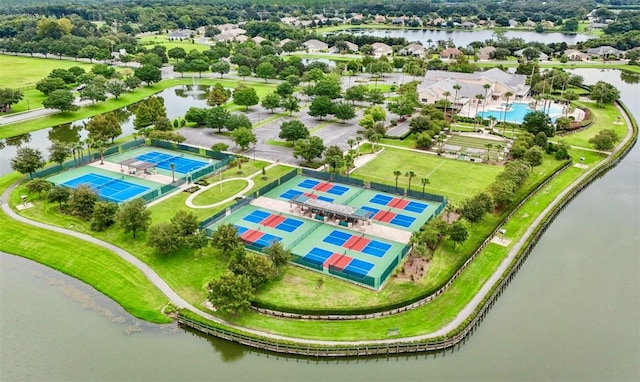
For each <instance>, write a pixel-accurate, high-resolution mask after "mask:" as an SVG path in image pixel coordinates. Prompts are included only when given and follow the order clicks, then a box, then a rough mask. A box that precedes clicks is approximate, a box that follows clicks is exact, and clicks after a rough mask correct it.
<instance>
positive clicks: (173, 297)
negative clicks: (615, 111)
mask: <svg viewBox="0 0 640 382" xmlns="http://www.w3.org/2000/svg"><path fill="white" fill-rule="evenodd" d="M621 112H622V115H624V116H625V120H626V122H627V126H629V127H630V126H631V125H630V121H629V119H628V117H627V115H626V113H624V112H623V111H622V110H621ZM631 137H632V130H631V129H628V130H627V135H626V136H625V138H624V140H623V142H622V143H621V145H619V146H618V147H617V148H616V149H615V151H617V150H619V148H620V147H621V146H622V144H624V143H626V142H627V141H629V140H630V139H631ZM615 151H614V152H615ZM594 169H595V167H593V168H591V169H590V170H588V171H585V173H584V174H583V175H582V176H581V177H580V178H578V179H577V180H575V181H574V182H573V183H572V184H571V185H570V186H569V187H567V188H565V189H564V190H563V191H562V192H561V193H560V194H559V195H558V196H557V197H556V198H555V199H554V200H553V201H552V202H551V203H550V204H549V205H548V206H547V208H545V209H544V211H542V212H541V213H540V214H539V215H538V217H537V218H536V220H535V221H534V222H533V224H532V225H531V226H530V227H529V228H528V229H527V231H526V232H525V234H524V235H523V236H522V237H521V238H520V239H519V240H518V242H517V243H516V244H515V245H514V246H513V248H512V249H511V251H510V252H509V254H508V255H507V257H506V258H505V259H504V260H503V261H502V263H501V264H500V266H499V267H498V269H497V270H496V272H494V273H493V274H492V275H491V277H490V278H489V279H488V280H487V282H485V284H484V285H483V286H482V288H481V289H480V291H479V292H478V293H476V295H475V296H474V297H473V299H472V300H471V301H470V302H469V303H468V304H467V305H466V306H465V307H464V308H463V309H462V310H461V311H460V313H458V315H457V316H456V317H455V318H454V319H453V320H452V321H451V322H449V323H448V324H447V325H445V326H444V327H442V328H440V329H439V330H437V331H435V332H432V333H429V334H423V335H419V336H413V337H404V338H394V339H385V340H371V341H348V342H347V341H323V340H306V339H300V338H293V337H286V336H280V335H276V334H271V333H266V332H262V331H259V330H254V329H248V328H244V327H240V326H237V325H234V324H232V323H230V322H227V321H224V320H222V319H220V318H218V317H215V316H212V315H211V314H208V313H206V312H203V311H201V310H200V309H198V308H196V307H195V306H193V305H191V304H189V303H188V302H186V301H185V300H184V299H183V298H182V297H180V296H179V295H178V294H177V293H176V292H175V291H174V290H173V289H171V287H170V286H169V285H168V284H167V283H166V282H165V281H164V280H163V279H162V278H161V277H160V276H159V275H158V274H157V273H156V272H155V271H154V270H153V269H151V267H149V266H148V265H147V264H145V263H144V262H142V261H140V260H139V259H138V258H137V257H135V256H134V255H132V254H130V253H129V252H127V251H125V250H123V249H122V248H120V247H117V246H115V245H113V244H111V243H107V242H105V241H102V240H99V239H97V238H95V237H93V236H90V235H87V234H83V233H79V232H75V231H71V230H68V229H66V228H62V227H57V226H52V225H49V224H45V223H41V222H37V221H33V220H30V219H27V218H25V217H22V216H20V215H18V214H17V213H16V212H14V211H13V210H12V209H11V207H10V206H9V202H8V200H9V194H10V193H11V192H12V191H13V189H14V188H15V187H16V186H17V184H18V183H15V184H13V185H11V186H10V187H8V188H7V189H6V190H5V192H4V193H3V194H2V196H1V197H0V202H1V203H2V210H3V211H4V213H5V214H7V215H8V216H9V217H10V218H12V219H14V220H17V221H20V222H23V223H26V224H30V225H32V226H35V227H39V228H42V229H46V230H49V231H53V232H58V233H61V234H65V235H70V236H73V237H76V238H78V239H80V240H84V241H87V242H90V243H93V244H96V245H99V246H102V247H104V248H106V249H108V250H110V251H112V252H114V253H115V254H116V255H118V256H120V257H121V258H122V259H124V260H125V261H127V262H129V263H130V264H131V265H133V266H135V267H136V268H138V269H139V270H140V271H141V272H142V273H144V275H145V276H146V277H147V278H148V279H149V280H150V281H151V282H152V283H153V284H154V285H155V286H156V287H158V289H160V290H161V291H162V293H164V294H165V296H167V298H168V299H169V300H170V301H171V303H173V304H174V305H176V306H178V307H180V308H186V309H189V310H191V311H193V312H195V313H197V314H198V315H200V316H202V317H204V318H206V319H209V320H211V321H215V322H218V323H220V324H223V325H227V326H229V327H232V328H234V329H236V330H241V331H244V332H247V333H252V334H254V335H258V336H262V337H266V338H272V339H276V340H284V341H290V342H295V343H299V344H318V345H344V344H345V343H348V344H351V345H356V346H357V345H367V344H373V343H377V344H393V343H403V342H408V341H419V340H424V339H428V338H432V337H438V336H442V335H445V334H446V333H448V332H449V331H451V330H452V329H454V328H456V327H457V326H459V325H460V324H461V323H462V322H463V321H464V320H465V319H466V318H467V317H468V316H469V315H470V314H472V313H473V311H474V310H475V308H476V307H477V306H478V305H479V304H480V303H481V302H482V300H483V299H484V297H485V296H486V295H487V294H488V293H489V291H490V290H491V288H492V287H493V286H494V284H496V283H497V282H498V281H499V280H500V277H501V276H502V274H503V273H504V272H505V270H506V269H507V267H508V266H509V264H510V263H511V262H512V261H513V259H514V257H515V256H516V254H517V253H518V252H519V251H520V249H521V248H522V246H523V245H524V244H525V242H526V240H527V238H528V237H529V235H531V233H532V232H533V230H534V228H535V227H537V226H538V225H539V224H540V223H541V222H542V219H543V218H544V217H545V216H546V214H547V213H548V212H549V211H551V210H552V209H553V208H555V207H556V206H557V205H558V203H559V202H560V200H561V199H562V197H564V196H565V195H566V194H567V193H568V192H569V191H570V190H571V189H572V188H573V187H575V186H576V185H577V184H578V183H579V182H581V181H582V180H583V179H584V178H586V177H587V176H588V175H589V174H590V173H591V172H593V171H594Z"/></svg>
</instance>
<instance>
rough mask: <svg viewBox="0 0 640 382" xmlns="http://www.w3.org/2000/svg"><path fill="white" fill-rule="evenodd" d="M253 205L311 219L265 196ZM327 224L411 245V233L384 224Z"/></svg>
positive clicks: (290, 205) (289, 204) (253, 202)
mask: <svg viewBox="0 0 640 382" xmlns="http://www.w3.org/2000/svg"><path fill="white" fill-rule="evenodd" d="M251 204H252V205H254V206H257V207H263V208H268V209H271V210H274V211H282V212H287V213H290V214H293V215H297V216H300V217H303V218H305V219H310V217H309V216H307V215H304V214H302V213H301V212H300V210H299V209H298V208H295V207H292V204H291V203H288V202H285V201H283V200H276V199H270V198H266V197H264V196H260V197H258V198H256V199H254V200H252V201H251ZM325 224H330V225H334V226H336V227H340V228H342V229H347V230H350V231H354V232H358V233H362V232H364V233H367V234H369V235H373V236H378V237H381V238H385V239H388V240H392V241H396V242H399V243H403V244H407V243H409V239H410V238H411V232H408V231H403V230H401V229H398V228H394V227H389V226H386V225H382V224H377V223H375V222H373V221H372V222H371V223H366V224H364V225H356V226H353V227H351V228H348V227H344V226H340V225H338V224H337V223H336V222H335V221H333V220H327V221H326V222H325Z"/></svg>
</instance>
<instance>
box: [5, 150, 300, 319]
mask: <svg viewBox="0 0 640 382" xmlns="http://www.w3.org/2000/svg"><path fill="white" fill-rule="evenodd" d="M267 164H268V163H266V162H261V161H255V162H253V161H252V162H247V163H244V164H243V165H242V172H243V173H242V174H241V175H238V174H237V171H238V169H237V167H235V168H232V169H228V170H226V171H224V172H223V174H222V178H223V179H229V178H235V177H239V176H248V175H251V174H253V173H256V172H259V171H260V170H261V169H262V168H263V167H264V166H266V165H267ZM289 171H291V168H290V167H287V166H276V167H274V168H271V169H269V170H267V177H268V179H266V180H263V179H261V177H262V175H261V174H258V175H257V176H256V177H254V183H255V184H254V187H252V189H251V190H250V191H249V193H251V192H253V191H256V190H258V189H259V188H260V187H262V186H264V185H265V184H267V183H269V182H271V181H273V180H275V179H277V178H279V177H281V176H282V175H284V174H285V173H287V172H289ZM217 180H219V176H214V177H211V178H210V179H209V181H210V182H211V183H213V182H215V181H217ZM226 184H228V183H226ZM226 184H225V185H226ZM20 195H29V199H30V200H33V201H34V204H35V206H34V207H33V208H30V209H27V210H24V211H20V214H21V215H23V216H25V217H28V218H30V219H33V220H36V221H42V222H46V223H49V224H52V225H56V226H60V227H65V228H68V229H72V230H74V231H77V232H82V233H87V234H91V235H93V236H95V237H97V238H99V239H102V240H104V241H107V242H109V243H112V244H114V245H116V246H118V247H120V248H122V249H124V250H126V251H128V252H130V253H132V254H133V255H135V256H136V257H138V258H139V259H140V260H142V261H143V262H145V263H147V264H148V265H149V266H151V267H152V268H153V269H154V270H155V271H156V272H157V273H158V274H159V275H160V276H161V277H162V278H163V279H164V280H165V281H166V282H167V283H168V284H169V285H170V286H171V288H172V289H174V290H175V291H176V292H177V293H178V294H180V296H181V297H183V298H184V299H185V300H187V301H188V302H190V303H192V304H194V305H199V304H200V303H202V301H204V299H206V296H207V291H206V285H207V283H208V282H209V281H211V280H212V279H213V278H215V277H217V276H219V275H220V274H222V272H224V270H225V269H226V265H227V264H226V262H227V259H225V258H224V257H223V256H221V254H220V253H218V251H217V250H215V249H208V250H205V251H202V252H198V251H194V250H190V249H183V250H180V251H178V252H176V253H173V254H171V255H159V254H157V253H156V252H155V251H154V250H153V249H152V248H150V247H149V246H147V245H146V234H145V233H141V234H138V238H137V239H133V238H132V236H131V234H125V233H124V232H123V231H122V229H120V228H119V227H117V226H114V227H111V228H109V229H108V230H107V231H104V232H93V231H91V230H90V229H89V223H88V222H86V221H83V220H81V219H78V218H76V217H73V216H69V215H63V214H60V213H59V212H58V211H57V204H55V203H48V202H46V201H45V200H44V197H42V198H40V197H38V195H37V194H29V193H28V191H27V190H26V188H25V187H24V186H19V187H18V188H17V189H16V190H15V191H14V192H13V193H12V194H11V199H10V200H11V205H17V204H19V203H20ZM189 195H191V194H188V193H186V192H178V193H176V194H175V195H173V196H171V197H169V198H168V199H166V200H163V201H161V202H160V203H158V204H156V205H154V206H151V207H150V208H149V209H150V211H151V214H152V215H151V217H152V224H156V223H159V222H166V221H169V219H171V217H173V216H174V215H175V213H176V212H177V211H178V210H180V209H183V210H185V211H189V212H194V213H195V214H196V215H197V216H198V217H199V218H200V219H204V218H206V217H209V216H211V215H213V214H214V213H216V212H218V211H221V210H223V209H224V208H226V207H228V206H230V205H231V204H233V203H234V202H233V201H231V202H228V203H225V204H224V205H221V206H218V207H215V208H205V209H191V208H189V207H187V206H186V205H185V204H184V201H185V200H186V198H187V197H188V196H189ZM223 199H224V198H220V199H219V200H223ZM219 200H218V201H219ZM12 224H13V223H12ZM6 225H8V224H6ZM4 226H5V224H4V223H3V227H2V228H4ZM23 226H24V227H22V229H23V230H24V232H28V231H29V229H31V228H30V227H28V226H26V225H23ZM0 232H2V230H1V228H0ZM44 232H46V231H44ZM17 236H20V237H29V235H25V234H24V233H22V234H20V235H17ZM60 236H62V237H65V238H68V240H69V241H72V240H75V239H72V238H70V237H66V236H63V235H60ZM3 237H4V236H3ZM31 237H33V235H32V236H31ZM38 237H39V236H38ZM74 243H77V244H76V245H73V246H69V245H67V246H66V247H65V244H64V243H60V244H59V245H61V246H62V247H64V248H71V249H70V251H72V252H73V251H78V252H82V251H84V249H85V248H88V247H87V245H86V244H85V243H84V242H82V241H78V240H75V242H74ZM98 249H100V248H98ZM0 250H3V247H2V246H1V245H0ZM5 251H6V252H9V253H16V254H21V255H22V253H21V252H19V251H18V252H16V251H10V250H5ZM48 251H50V252H56V249H55V247H54V246H51V247H49V248H48ZM82 253H88V256H90V257H91V256H93V255H92V254H93V252H87V251H85V252H82ZM107 253H109V252H107ZM34 256H40V255H39V254H35V255H34ZM113 256H114V257H115V255H113ZM118 259H119V258H118ZM37 261H40V260H37ZM40 262H43V261H40ZM43 263H44V262H43ZM45 264H46V265H49V266H51V267H52V268H55V269H59V268H58V266H56V263H45ZM98 265H99V264H94V266H93V267H91V268H90V269H88V270H84V269H78V270H77V272H78V273H77V274H73V276H75V277H78V278H79V279H81V280H84V281H86V282H88V283H90V284H91V285H95V284H94V281H92V280H91V279H88V280H86V279H85V278H86V277H92V276H91V274H89V275H88V276H85V275H84V273H85V272H89V271H95V272H96V273H98V276H99V271H100V269H102V268H100V267H99V266H98ZM109 266H110V265H109V264H105V267H109ZM114 269H116V270H117V272H115V273H114V275H117V274H118V272H125V271H124V270H119V268H114ZM133 269H134V270H135V268H133ZM61 270H62V269H61ZM62 271H63V272H65V270H62ZM65 273H67V272H65ZM124 274H126V272H125V273H124ZM145 280H146V279H145ZM95 282H96V283H97V284H99V285H102V284H100V280H97V281H95ZM104 285H105V288H107V287H108V285H109V284H104ZM115 285H117V284H115ZM96 289H98V290H100V291H102V292H103V293H105V294H107V295H108V296H110V297H111V298H113V299H114V300H116V301H117V302H118V303H120V304H121V305H123V306H125V307H126V306H127V304H130V303H129V302H128V301H127V300H126V299H127V298H128V299H132V298H134V297H133V296H135V295H136V293H135V292H133V291H132V289H128V290H127V293H128V294H125V295H124V296H122V297H120V296H117V295H110V294H109V293H108V292H110V291H109V290H103V289H99V288H98V287H96ZM158 292H159V291H158ZM134 302H135V301H134ZM164 303H166V299H164V300H162V301H161V304H160V306H162V305H163V304H164ZM139 304H140V305H141V306H145V305H148V306H154V305H152V304H151V303H150V302H148V301H146V300H143V301H141V302H139ZM132 313H133V312H132ZM136 315H137V314H136ZM149 321H157V320H154V319H149Z"/></svg>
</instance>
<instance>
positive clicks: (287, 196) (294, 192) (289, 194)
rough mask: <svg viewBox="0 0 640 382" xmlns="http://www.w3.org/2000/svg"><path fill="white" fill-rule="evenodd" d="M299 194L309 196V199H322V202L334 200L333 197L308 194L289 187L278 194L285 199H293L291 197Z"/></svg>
mask: <svg viewBox="0 0 640 382" xmlns="http://www.w3.org/2000/svg"><path fill="white" fill-rule="evenodd" d="M299 195H304V196H306V197H308V198H311V199H318V200H322V201H324V202H333V201H334V200H335V199H333V198H329V197H326V196H322V195H316V194H310V193H308V192H302V191H298V190H292V189H289V190H287V191H285V192H283V193H282V194H280V198H282V199H285V200H291V199H293V198H295V197H296V196H299Z"/></svg>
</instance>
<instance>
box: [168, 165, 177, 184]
mask: <svg viewBox="0 0 640 382" xmlns="http://www.w3.org/2000/svg"><path fill="white" fill-rule="evenodd" d="M169 168H170V169H171V183H173V182H175V181H176V173H175V171H176V164H175V163H169Z"/></svg>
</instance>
